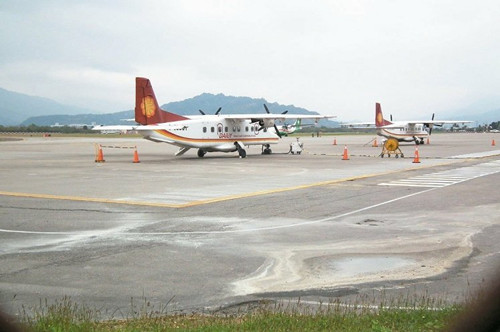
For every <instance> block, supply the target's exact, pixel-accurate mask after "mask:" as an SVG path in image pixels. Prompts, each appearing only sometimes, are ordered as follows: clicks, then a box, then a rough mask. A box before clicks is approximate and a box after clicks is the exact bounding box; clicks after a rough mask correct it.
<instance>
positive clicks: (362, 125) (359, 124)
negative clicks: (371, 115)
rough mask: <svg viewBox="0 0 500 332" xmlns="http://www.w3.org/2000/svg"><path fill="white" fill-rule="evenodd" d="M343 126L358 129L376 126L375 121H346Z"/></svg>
mask: <svg viewBox="0 0 500 332" xmlns="http://www.w3.org/2000/svg"><path fill="white" fill-rule="evenodd" d="M340 126H341V127H342V128H356V129H365V128H375V127H376V126H375V122H354V123H344V124H342V125H340Z"/></svg>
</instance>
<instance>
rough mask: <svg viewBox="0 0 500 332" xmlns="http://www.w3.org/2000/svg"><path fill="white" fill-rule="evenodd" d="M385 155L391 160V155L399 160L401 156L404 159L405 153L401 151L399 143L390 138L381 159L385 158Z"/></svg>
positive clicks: (385, 144) (383, 148)
mask: <svg viewBox="0 0 500 332" xmlns="http://www.w3.org/2000/svg"><path fill="white" fill-rule="evenodd" d="M385 154H387V157H389V158H390V157H391V154H393V155H394V156H395V157H396V158H399V156H401V158H403V157H404V155H403V152H401V150H400V149H399V142H398V140H397V139H395V138H389V139H388V140H387V141H385V143H384V145H383V147H382V153H381V154H380V158H384V155H385Z"/></svg>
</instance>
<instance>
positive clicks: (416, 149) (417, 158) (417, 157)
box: [413, 147, 420, 163]
mask: <svg viewBox="0 0 500 332" xmlns="http://www.w3.org/2000/svg"><path fill="white" fill-rule="evenodd" d="M413 163H420V157H419V156H418V148H417V147H415V158H413Z"/></svg>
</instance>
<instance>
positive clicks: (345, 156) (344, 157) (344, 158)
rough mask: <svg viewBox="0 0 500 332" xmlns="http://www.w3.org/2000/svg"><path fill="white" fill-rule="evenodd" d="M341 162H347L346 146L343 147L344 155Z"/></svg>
mask: <svg viewBox="0 0 500 332" xmlns="http://www.w3.org/2000/svg"><path fill="white" fill-rule="evenodd" d="M342 160H349V155H348V153H347V145H345V146H344V155H343V156H342Z"/></svg>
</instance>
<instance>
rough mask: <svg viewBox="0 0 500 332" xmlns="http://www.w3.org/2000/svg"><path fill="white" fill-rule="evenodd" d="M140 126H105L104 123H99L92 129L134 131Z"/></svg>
mask: <svg viewBox="0 0 500 332" xmlns="http://www.w3.org/2000/svg"><path fill="white" fill-rule="evenodd" d="M137 127H138V126H125V125H110V126H103V125H98V126H94V127H92V130H96V131H134V130H136V128H137Z"/></svg>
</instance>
